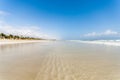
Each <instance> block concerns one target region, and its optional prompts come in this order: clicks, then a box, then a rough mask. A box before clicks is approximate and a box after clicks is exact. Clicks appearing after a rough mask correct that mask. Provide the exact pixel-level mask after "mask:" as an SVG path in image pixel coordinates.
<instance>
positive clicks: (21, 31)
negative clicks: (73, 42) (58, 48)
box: [0, 21, 56, 39]
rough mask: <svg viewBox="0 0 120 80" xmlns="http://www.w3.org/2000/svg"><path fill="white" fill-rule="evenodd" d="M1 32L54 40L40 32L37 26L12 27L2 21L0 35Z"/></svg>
mask: <svg viewBox="0 0 120 80" xmlns="http://www.w3.org/2000/svg"><path fill="white" fill-rule="evenodd" d="M1 32H2V33H6V34H14V35H23V36H29V37H36V38H44V39H56V37H54V36H50V35H47V34H44V33H42V32H40V29H39V27H37V26H22V27H14V26H11V25H8V24H6V23H4V22H2V21H1V22H0V33H1Z"/></svg>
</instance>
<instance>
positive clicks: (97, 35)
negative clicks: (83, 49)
mask: <svg viewBox="0 0 120 80" xmlns="http://www.w3.org/2000/svg"><path fill="white" fill-rule="evenodd" d="M99 36H120V33H119V32H117V31H112V30H106V31H104V32H100V33H97V32H91V33H88V34H85V35H84V37H99Z"/></svg>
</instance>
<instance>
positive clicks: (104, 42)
mask: <svg viewBox="0 0 120 80" xmlns="http://www.w3.org/2000/svg"><path fill="white" fill-rule="evenodd" d="M70 41H73V42H80V43H89V44H102V45H111V46H120V40H94V41H83V40H70Z"/></svg>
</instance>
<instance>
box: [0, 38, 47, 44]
mask: <svg viewBox="0 0 120 80" xmlns="http://www.w3.org/2000/svg"><path fill="white" fill-rule="evenodd" d="M46 41H48V40H9V39H0V45H5V44H20V43H34V42H46Z"/></svg>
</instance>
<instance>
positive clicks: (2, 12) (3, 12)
mask: <svg viewBox="0 0 120 80" xmlns="http://www.w3.org/2000/svg"><path fill="white" fill-rule="evenodd" d="M0 15H9V13H8V12H5V11H2V10H0Z"/></svg>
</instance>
